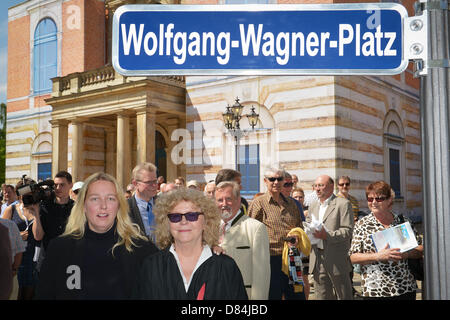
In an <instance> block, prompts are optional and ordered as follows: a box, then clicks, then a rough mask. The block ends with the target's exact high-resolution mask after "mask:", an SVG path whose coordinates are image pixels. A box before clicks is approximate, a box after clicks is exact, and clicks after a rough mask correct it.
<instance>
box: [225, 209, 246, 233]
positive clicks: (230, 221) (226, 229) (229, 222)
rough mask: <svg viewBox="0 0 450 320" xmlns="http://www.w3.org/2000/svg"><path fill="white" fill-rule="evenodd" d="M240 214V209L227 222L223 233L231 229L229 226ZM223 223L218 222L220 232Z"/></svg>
mask: <svg viewBox="0 0 450 320" xmlns="http://www.w3.org/2000/svg"><path fill="white" fill-rule="evenodd" d="M240 213H241V209H239V211H238V212H237V213H236V214H235V215H234V217H233V218H231V219H230V220H228V222H227V225H226V226H225V233H226V232H227V231H228V230H229V229H230V228H231V225H232V224H233V221H234V220H235V219H236V218H237V217H238V216H239V214H240ZM224 223H225V222H224V221H223V220H221V221H220V229H221V230H222V226H223V225H224Z"/></svg>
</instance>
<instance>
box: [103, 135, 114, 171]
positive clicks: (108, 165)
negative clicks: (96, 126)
mask: <svg viewBox="0 0 450 320" xmlns="http://www.w3.org/2000/svg"><path fill="white" fill-rule="evenodd" d="M105 136H106V137H105V139H106V154H105V172H106V173H107V174H110V175H112V176H116V174H117V172H116V165H117V155H116V140H117V139H116V138H117V134H116V130H115V128H107V129H105Z"/></svg>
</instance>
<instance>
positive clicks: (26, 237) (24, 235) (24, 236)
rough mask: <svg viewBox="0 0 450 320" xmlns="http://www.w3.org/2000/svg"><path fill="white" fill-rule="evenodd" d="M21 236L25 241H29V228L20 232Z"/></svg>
mask: <svg viewBox="0 0 450 320" xmlns="http://www.w3.org/2000/svg"><path fill="white" fill-rule="evenodd" d="M20 236H21V237H22V240H23V241H27V239H28V230H25V231H22V232H21V233H20Z"/></svg>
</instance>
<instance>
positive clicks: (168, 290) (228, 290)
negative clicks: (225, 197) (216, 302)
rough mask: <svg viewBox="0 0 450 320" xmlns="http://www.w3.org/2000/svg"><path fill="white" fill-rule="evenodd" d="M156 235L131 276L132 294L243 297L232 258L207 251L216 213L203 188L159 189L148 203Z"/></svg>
mask: <svg viewBox="0 0 450 320" xmlns="http://www.w3.org/2000/svg"><path fill="white" fill-rule="evenodd" d="M154 213H155V217H156V241H157V245H158V247H159V248H161V249H162V251H160V252H158V253H156V254H155V255H153V256H148V257H147V258H146V259H145V261H144V263H143V266H142V269H141V271H140V274H139V276H138V280H137V282H136V286H135V290H134V293H133V297H134V298H136V299H164V300H166V299H167V300H172V299H177V300H194V299H197V300H203V299H205V300H206V299H210V300H211V299H224V300H227V299H231V300H236V299H248V297H247V292H246V290H245V287H244V283H243V280H242V275H241V273H240V271H239V268H238V266H237V265H236V263H235V262H234V260H233V259H232V258H230V257H229V256H227V255H224V254H222V255H216V254H213V253H212V251H211V248H212V247H213V246H215V245H217V243H218V239H219V225H220V213H219V211H218V209H217V206H216V204H215V202H214V201H213V200H212V199H209V198H207V197H206V196H205V195H204V194H203V192H201V191H197V190H193V189H187V188H181V189H178V190H174V191H171V192H168V193H165V194H163V195H162V196H161V197H159V198H158V201H157V202H156V205H155V209H154Z"/></svg>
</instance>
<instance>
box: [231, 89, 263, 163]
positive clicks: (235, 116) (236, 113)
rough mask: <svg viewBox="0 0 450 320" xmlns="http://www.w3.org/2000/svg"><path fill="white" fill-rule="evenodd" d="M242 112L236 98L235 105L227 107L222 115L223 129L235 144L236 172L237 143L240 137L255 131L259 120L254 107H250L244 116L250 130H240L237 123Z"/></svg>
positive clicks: (237, 158)
mask: <svg viewBox="0 0 450 320" xmlns="http://www.w3.org/2000/svg"><path fill="white" fill-rule="evenodd" d="M242 110H244V106H243V105H242V104H240V102H239V98H238V97H236V100H235V103H234V104H233V105H232V106H231V107H230V105H228V106H227V109H226V112H225V113H223V114H222V116H223V123H224V125H225V128H227V130H228V132H229V133H230V134H231V135H232V136H233V137H234V140H235V142H236V170H239V148H240V144H239V142H240V140H241V138H242V137H245V136H246V135H247V134H248V133H249V132H252V131H254V130H255V126H256V125H257V124H258V120H259V114H257V113H256V112H255V107H253V106H252V108H251V113H249V114H247V115H245V116H246V117H247V119H248V123H249V124H250V126H251V127H252V129H251V130H242V129H241V127H240V124H239V121H240V120H241V119H242Z"/></svg>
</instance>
